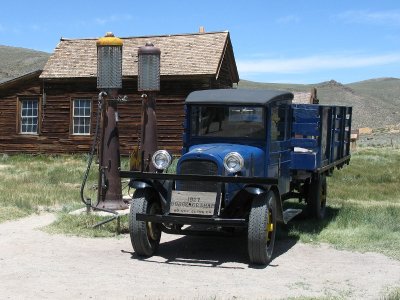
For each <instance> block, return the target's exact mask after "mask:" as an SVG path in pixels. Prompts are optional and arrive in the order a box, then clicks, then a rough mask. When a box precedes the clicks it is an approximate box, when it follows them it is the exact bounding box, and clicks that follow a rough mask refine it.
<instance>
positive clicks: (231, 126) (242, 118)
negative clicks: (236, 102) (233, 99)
mask: <svg viewBox="0 0 400 300" xmlns="http://www.w3.org/2000/svg"><path fill="white" fill-rule="evenodd" d="M190 117H191V135H192V136H201V137H227V138H251V139H265V125H264V108H263V107H254V106H197V105H193V106H192V107H191V116H190Z"/></svg>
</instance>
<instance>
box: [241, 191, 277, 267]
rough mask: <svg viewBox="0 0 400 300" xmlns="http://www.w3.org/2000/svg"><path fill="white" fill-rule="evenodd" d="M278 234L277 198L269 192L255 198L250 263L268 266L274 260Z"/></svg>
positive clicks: (249, 231)
mask: <svg viewBox="0 0 400 300" xmlns="http://www.w3.org/2000/svg"><path fill="white" fill-rule="evenodd" d="M275 234H276V196H275V193H274V192H272V191H269V192H268V193H267V194H266V195H265V194H261V195H258V196H256V197H255V198H254V200H253V202H252V205H251V211H250V216H249V228H248V238H247V242H248V252H249V258H250V262H251V263H254V264H262V265H267V264H269V262H270V261H271V259H272V253H273V250H274V243H275Z"/></svg>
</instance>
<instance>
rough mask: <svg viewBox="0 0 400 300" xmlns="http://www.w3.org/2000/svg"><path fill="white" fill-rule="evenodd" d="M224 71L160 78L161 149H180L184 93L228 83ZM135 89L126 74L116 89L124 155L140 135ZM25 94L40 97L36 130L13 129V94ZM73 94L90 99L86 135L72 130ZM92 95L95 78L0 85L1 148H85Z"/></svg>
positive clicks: (15, 122) (57, 150)
mask: <svg viewBox="0 0 400 300" xmlns="http://www.w3.org/2000/svg"><path fill="white" fill-rule="evenodd" d="M224 69H225V68H224ZM225 73H226V71H225V70H224V71H223V72H222V76H220V78H219V79H218V80H215V79H210V77H197V78H194V77H192V78H190V77H186V78H175V79H171V78H164V79H163V78H162V81H161V91H160V93H159V94H158V95H157V97H156V98H157V130H158V146H159V148H160V149H162V148H163V149H168V150H170V151H172V152H173V153H176V154H178V153H180V150H181V147H182V133H183V127H182V124H183V120H184V100H185V98H186V96H187V95H188V94H189V93H190V92H192V91H194V90H200V89H210V88H222V87H232V82H231V80H230V79H229V78H227V77H226V74H225ZM188 78H190V79H188ZM136 89H137V82H136V80H133V79H131V80H129V79H128V80H124V81H123V89H122V90H121V91H120V93H119V94H120V95H127V96H128V102H126V103H122V104H118V113H119V123H118V129H119V134H120V144H121V153H122V154H129V153H130V151H131V150H132V148H133V147H134V146H135V145H137V144H138V137H139V136H140V123H141V97H140V94H139V93H138V92H137V91H136ZM44 93H45V97H43V95H44ZM24 96H38V97H40V104H39V105H40V107H41V116H40V118H39V123H40V132H39V134H38V135H25V134H20V133H19V132H18V131H19V130H18V104H17V103H18V99H19V98H20V97H24ZM43 98H45V102H44V101H43ZM77 98H84V99H91V100H92V118H91V121H92V124H91V135H89V136H82V135H73V134H72V128H71V123H72V118H71V117H72V116H71V113H72V101H73V100H74V99H77ZM97 98H98V90H97V89H96V80H95V79H92V80H88V79H68V80H62V81H48V80H47V81H42V80H39V78H38V77H36V78H33V79H30V80H28V81H24V82H20V83H18V84H15V85H14V86H12V87H8V88H7V89H6V90H0V153H19V152H26V153H57V154H58V153H80V152H88V151H89V150H90V146H91V143H92V141H93V134H94V131H95V121H96V112H97V102H98V101H97Z"/></svg>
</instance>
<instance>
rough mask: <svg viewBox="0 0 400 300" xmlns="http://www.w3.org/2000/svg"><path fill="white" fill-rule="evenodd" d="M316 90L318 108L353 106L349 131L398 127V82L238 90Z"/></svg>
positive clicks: (259, 86)
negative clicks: (360, 128)
mask: <svg viewBox="0 0 400 300" xmlns="http://www.w3.org/2000/svg"><path fill="white" fill-rule="evenodd" d="M312 87H315V88H317V95H318V98H319V100H320V103H321V104H337V105H347V106H353V128H359V127H371V128H382V127H386V126H390V125H397V126H400V79H398V78H376V79H370V80H365V81H360V82H355V83H350V84H342V83H340V82H337V81H335V80H331V81H327V82H321V83H317V84H304V85H303V84H282V83H259V82H252V81H246V80H241V81H240V82H239V85H238V88H256V89H278V90H288V91H291V92H309V91H310V90H311V88H312Z"/></svg>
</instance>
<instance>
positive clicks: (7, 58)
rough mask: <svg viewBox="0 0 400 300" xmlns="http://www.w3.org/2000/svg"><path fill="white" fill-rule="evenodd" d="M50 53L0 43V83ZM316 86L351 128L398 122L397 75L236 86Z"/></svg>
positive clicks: (399, 90)
mask: <svg viewBox="0 0 400 300" xmlns="http://www.w3.org/2000/svg"><path fill="white" fill-rule="evenodd" d="M49 56H50V54H49V53H46V52H41V51H35V50H30V49H24V48H16V47H9V46H1V45H0V83H1V82H4V81H7V80H10V79H13V78H16V77H19V76H22V75H24V74H27V73H29V72H32V71H36V70H39V69H42V68H43V67H44V65H45V63H46V62H47V59H48V58H49ZM312 87H316V88H317V91H318V98H319V100H320V103H321V104H337V105H350V106H353V128H359V127H372V128H382V127H385V126H389V125H397V126H400V79H398V78H375V79H370V80H365V81H360V82H355V83H350V84H342V83H340V82H337V81H335V80H330V81H326V82H321V83H317V84H289V83H288V84H283V83H260V82H253V81H246V80H241V81H240V82H239V85H238V88H251V89H277V90H288V91H292V92H309V91H310V90H311V88H312Z"/></svg>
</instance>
